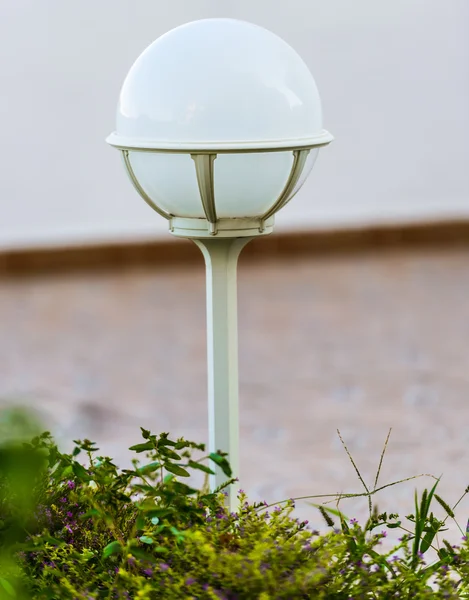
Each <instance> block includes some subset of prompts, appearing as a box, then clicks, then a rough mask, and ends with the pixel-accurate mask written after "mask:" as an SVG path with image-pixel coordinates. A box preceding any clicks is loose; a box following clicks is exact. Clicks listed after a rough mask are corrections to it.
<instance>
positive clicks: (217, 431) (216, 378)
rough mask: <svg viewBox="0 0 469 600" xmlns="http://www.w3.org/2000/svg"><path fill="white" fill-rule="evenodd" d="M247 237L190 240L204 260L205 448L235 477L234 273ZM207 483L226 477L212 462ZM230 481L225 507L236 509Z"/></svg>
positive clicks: (237, 453) (236, 351) (235, 363)
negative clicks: (222, 456)
mask: <svg viewBox="0 0 469 600" xmlns="http://www.w3.org/2000/svg"><path fill="white" fill-rule="evenodd" d="M251 239H252V237H239V238H233V237H231V238H224V237H220V238H219V237H210V238H209V237H208V238H204V239H194V242H195V244H197V246H198V247H199V248H200V250H201V251H202V254H203V256H204V259H205V266H206V280H207V357H208V414H209V451H210V452H217V451H219V450H221V451H223V452H227V453H228V460H229V462H230V465H231V468H232V471H233V477H238V475H239V408H238V325H237V285H236V273H237V264H238V257H239V254H240V252H241V250H242V249H243V248H244V246H245V245H246V244H247V243H248V242H249V241H250V240H251ZM214 470H215V475H211V476H210V487H211V489H212V490H213V489H215V488H217V487H218V486H220V485H222V484H223V483H224V482H226V480H227V477H226V476H225V475H224V474H223V472H222V470H221V469H220V468H219V467H218V466H215V469H214ZM234 488H235V486H233V485H231V486H230V487H229V489H228V490H227V491H228V506H229V508H230V509H231V510H235V509H236V507H237V490H236V489H234Z"/></svg>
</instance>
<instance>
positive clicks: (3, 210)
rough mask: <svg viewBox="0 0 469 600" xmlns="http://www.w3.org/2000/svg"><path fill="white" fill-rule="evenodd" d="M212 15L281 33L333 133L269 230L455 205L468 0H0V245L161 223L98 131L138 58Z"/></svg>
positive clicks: (462, 156) (141, 234)
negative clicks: (301, 63)
mask: <svg viewBox="0 0 469 600" xmlns="http://www.w3.org/2000/svg"><path fill="white" fill-rule="evenodd" d="M214 16H224V17H235V18H240V19H244V20H248V21H252V22H254V23H257V24H259V25H262V26H264V27H267V28H268V29H271V30H272V31H274V32H275V33H277V34H278V35H280V36H282V37H283V38H284V39H285V40H286V41H287V42H289V43H290V44H291V45H292V46H293V47H294V48H295V49H296V50H297V51H298V52H299V53H300V54H301V55H302V56H303V58H304V59H305V61H306V62H307V64H308V65H309V67H310V69H311V71H312V72H313V74H314V76H315V78H316V81H317V84H318V87H319V90H320V93H321V96H322V99H323V107H324V117H325V123H324V124H325V127H326V128H327V129H329V130H330V131H331V132H332V133H333V134H334V135H335V137H336V141H335V142H334V143H333V144H332V145H331V146H330V147H329V148H328V149H326V150H324V151H322V155H320V158H319V160H318V162H317V164H316V168H315V171H314V173H313V176H312V178H311V179H310V180H309V182H308V184H307V185H306V186H305V187H304V188H303V190H302V192H301V193H300V195H299V196H297V197H296V198H295V200H294V201H293V202H292V203H291V204H290V205H289V206H288V207H287V208H286V209H285V210H284V211H283V212H282V213H281V214H280V215H279V216H278V218H277V223H278V229H281V228H282V229H286V228H294V227H296V228H301V229H304V228H305V227H308V228H313V227H329V226H331V227H332V226H337V225H341V226H342V225H347V224H349V225H351V224H366V223H371V222H376V221H386V222H388V221H411V220H429V219H435V218H436V219H439V218H448V217H450V218H452V217H464V216H465V217H469V168H468V167H469V165H468V162H469V161H468V157H469V151H468V140H469V42H468V39H469V2H468V0H380V1H377V0H353V1H351V0H327V1H326V0H289V1H288V2H274V1H273V0H236V1H234V0H171V1H170V2H168V1H165V2H163V1H162V0H78V1H76V2H67V1H64V0H1V2H0V124H1V138H0V163H1V171H0V247H3V248H7V247H15V246H20V247H21V246H35V245H43V244H46V245H53V244H64V243H66V244H71V243H82V242H87V241H100V240H119V239H124V238H127V239H139V238H153V237H155V236H161V235H167V234H166V223H165V222H164V221H163V220H162V219H161V218H159V217H158V216H157V215H156V214H154V213H153V212H152V211H151V210H150V209H149V208H148V207H147V206H146V205H145V203H144V202H143V201H141V200H140V199H139V198H138V197H137V195H136V194H135V192H134V191H133V189H132V187H131V185H130V183H129V182H128V181H127V179H126V177H125V175H124V173H123V169H122V168H121V164H120V160H119V156H118V153H117V152H116V151H113V150H112V149H110V148H109V147H108V146H107V145H106V144H105V142H104V138H105V137H106V135H107V134H108V133H109V132H110V131H111V130H112V129H113V126H114V112H115V106H116V102H117V96H118V92H119V89H120V85H121V83H122V81H123V78H124V76H125V75H126V73H127V70H128V69H129V67H130V66H131V64H132V62H133V61H134V59H135V58H136V57H137V56H138V54H139V53H140V52H141V51H142V50H143V49H144V48H145V47H146V46H147V45H148V44H149V43H151V42H152V41H153V40H154V39H155V38H156V37H158V36H159V35H160V34H162V33H164V32H165V31H167V30H168V29H170V28H172V27H175V26H177V25H179V24H181V23H184V22H187V21H190V20H193V19H198V18H204V17H214ZM240 43H242V40H240Z"/></svg>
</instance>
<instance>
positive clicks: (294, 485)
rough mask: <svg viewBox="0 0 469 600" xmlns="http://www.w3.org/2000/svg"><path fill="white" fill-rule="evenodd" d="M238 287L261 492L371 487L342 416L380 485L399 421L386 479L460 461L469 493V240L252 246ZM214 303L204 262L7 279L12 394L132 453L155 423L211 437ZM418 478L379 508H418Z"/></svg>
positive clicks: (8, 389)
mask: <svg viewBox="0 0 469 600" xmlns="http://www.w3.org/2000/svg"><path fill="white" fill-rule="evenodd" d="M239 291H240V300H239V310H240V318H239V320H240V376H241V384H240V394H241V436H242V485H243V487H244V488H245V489H246V490H247V491H248V492H250V493H251V495H252V497H253V498H265V499H267V500H268V501H275V500H279V499H282V498H285V497H289V496H297V495H305V494H308V493H310V494H314V493H328V492H340V491H343V492H345V491H361V490H360V485H359V482H358V480H357V478H356V475H355V473H354V470H353V468H352V466H351V464H350V462H349V461H348V458H347V456H346V455H345V453H344V452H343V450H342V448H341V444H340V442H339V440H338V438H337V434H336V429H337V428H339V429H340V430H341V432H342V434H343V437H344V439H345V440H346V442H347V443H348V445H349V448H350V450H351V452H352V453H353V455H354V457H355V459H356V461H357V463H358V464H359V466H360V468H361V470H362V473H363V475H364V476H365V477H366V479H367V481H368V482H369V483H370V484H371V483H372V482H373V479H374V471H375V469H376V466H377V463H378V460H379V455H380V451H381V446H382V443H383V441H384V438H385V437H386V434H387V430H388V428H389V427H393V434H392V437H391V442H390V445H389V450H388V455H387V459H386V460H385V463H384V467H383V471H382V483H387V482H389V481H392V480H395V479H399V478H402V477H406V476H410V475H414V474H417V473H434V474H435V475H440V474H441V473H444V478H443V481H442V484H441V493H442V495H444V496H446V497H447V499H449V501H452V500H456V498H457V497H458V495H459V494H460V493H461V492H462V491H463V489H464V488H465V487H466V486H467V485H468V484H469V405H468V401H469V348H468V346H469V300H468V299H469V250H468V249H461V250H455V249H453V250H446V251H444V250H438V251H433V252H432V251H428V250H427V251H423V250H419V251H417V250H414V251H406V252H403V251H402V252H396V251H394V252H392V253H391V252H390V253H385V252H380V253H376V254H375V255H372V254H366V255H354V256H336V257H330V258H325V257H321V258H320V259H316V260H315V259H312V258H304V259H295V260H294V262H282V261H277V262H272V261H271V262H269V261H268V260H266V261H264V262H251V263H249V262H246V261H243V260H241V262H240V278H239ZM204 302H205V299H204V273H203V264H202V260H201V261H200V264H199V265H195V266H191V267H190V270H184V269H180V270H172V271H169V270H168V271H161V270H159V271H156V270H154V271H152V270H149V269H146V270H131V271H126V272H120V273H93V274H88V275H83V274H82V275H73V276H68V277H63V276H62V277H59V276H48V277H45V276H44V277H37V278H28V279H17V280H14V279H10V280H3V281H0V398H1V399H3V400H5V402H6V401H13V402H17V403H23V404H26V405H33V406H35V407H36V408H38V409H40V410H41V411H43V413H44V414H45V416H46V419H47V421H48V424H49V427H51V428H52V429H53V430H54V431H55V432H56V434H57V435H58V436H59V437H60V438H62V437H65V436H74V437H79V436H81V437H85V436H86V437H90V438H92V439H96V440H97V441H98V442H99V443H100V444H101V448H102V449H104V450H105V451H106V452H107V453H108V454H110V455H113V456H116V457H117V459H118V460H119V461H120V462H121V463H124V462H125V461H127V460H128V454H127V453H126V452H125V450H124V449H125V448H126V447H127V446H128V445H130V444H131V443H134V442H135V441H136V440H137V438H138V433H139V432H138V427H139V425H144V426H145V427H150V428H152V429H153V430H155V431H157V430H160V431H161V430H168V431H171V432H172V433H174V434H176V435H182V434H183V435H185V436H186V437H188V438H193V439H196V440H201V441H202V440H205V438H206V432H207V430H206V401H205V394H206V381H205V366H206V365H205V360H206V358H205V331H204V327H205V307H204ZM427 483H429V482H427ZM413 487H414V482H412V483H411V484H406V485H403V486H398V487H396V488H392V489H391V490H388V491H387V492H383V494H382V495H380V496H378V500H379V506H380V508H382V509H383V510H384V509H391V510H401V511H402V512H404V513H405V514H408V513H409V512H411V511H412V496H413ZM348 502H349V504H348V505H347V504H345V503H344V505H343V509H344V510H345V511H346V512H348V513H349V514H351V515H352V516H353V515H357V514H358V515H362V514H364V512H365V509H366V505H365V503H364V502H363V501H361V502H360V503H357V502H354V503H352V502H351V501H348ZM301 514H302V515H308V517H309V518H310V521H311V522H313V523H315V524H316V523H317V522H318V519H317V517H316V513H315V512H314V510H313V509H311V508H309V507H308V506H303V507H302V508H301ZM459 514H460V516H461V519H462V520H463V521H464V523H465V518H466V517H467V516H469V502H465V503H463V504H462V505H461V510H460V513H459Z"/></svg>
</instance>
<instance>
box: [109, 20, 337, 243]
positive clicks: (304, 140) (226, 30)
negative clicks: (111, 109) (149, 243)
mask: <svg viewBox="0 0 469 600" xmlns="http://www.w3.org/2000/svg"><path fill="white" fill-rule="evenodd" d="M332 139H333V138H332V136H331V135H330V134H329V133H328V132H327V131H325V130H324V129H322V111H321V101H320V98H319V94H318V90H317V87H316V84H315V81H314V79H313V77H312V75H311V73H310V71H309V70H308V68H307V66H306V65H305V63H304V62H303V60H302V59H301V58H300V56H299V55H298V54H297V53H296V52H295V51H294V50H293V49H292V48H291V47H290V46H289V45H288V44H287V43H286V42H284V41H283V40H282V39H280V38H279V37H278V36H276V35H274V34H273V33H271V32H269V31H267V30H265V29H263V28H261V27H258V26H256V25H253V24H250V23H245V22H243V21H237V20H233V19H206V20H201V21H195V22H192V23H188V24H186V25H182V26H181V27H177V28H176V29H173V30H172V31H169V32H168V33H166V34H165V35H163V36H161V37H160V38H158V39H157V40H156V41H155V42H153V43H152V44H151V45H150V46H149V47H148V48H147V49H146V50H145V51H144V52H143V53H142V54H141V55H140V57H139V58H138V59H137V60H136V62H135V63H134V65H133V66H132V68H131V69H130V71H129V73H128V75H127V77H126V79H125V81H124V84H123V86H122V90H121V94H120V98H119V105H118V109H117V124H116V131H115V132H114V133H113V134H111V135H110V136H109V137H108V139H107V141H108V143H109V144H111V145H112V146H115V147H117V148H119V149H120V150H122V152H123V156H124V161H125V165H126V167H127V170H128V172H129V175H130V177H131V180H132V182H133V183H134V185H135V187H136V188H137V190H138V192H139V193H140V194H141V195H142V196H143V198H144V199H145V200H146V201H147V202H148V204H150V205H151V206H152V207H153V208H154V209H155V210H157V212H159V213H160V214H161V215H163V216H164V217H166V218H167V219H168V220H169V221H170V229H171V230H172V231H173V232H174V233H176V234H177V235H186V236H188V237H198V236H200V235H202V236H204V235H221V236H231V235H252V234H253V233H254V232H255V231H256V232H258V233H268V232H270V231H271V230H272V226H273V215H274V214H275V212H277V211H278V210H280V208H282V207H283V206H284V205H285V204H286V203H287V202H288V201H289V200H290V199H291V198H292V197H293V196H294V195H295V193H296V192H297V191H298V190H299V189H300V187H301V185H302V184H303V183H304V181H305V179H306V177H307V176H308V174H309V172H310V171H311V169H312V167H313V165H314V161H315V159H316V157H317V153H318V150H319V148H320V147H321V146H324V145H326V144H328V143H329V142H330V141H331V140H332Z"/></svg>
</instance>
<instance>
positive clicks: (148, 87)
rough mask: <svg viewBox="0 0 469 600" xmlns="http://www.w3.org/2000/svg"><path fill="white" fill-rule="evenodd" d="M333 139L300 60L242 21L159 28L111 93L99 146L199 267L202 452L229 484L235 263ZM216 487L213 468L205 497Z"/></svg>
mask: <svg viewBox="0 0 469 600" xmlns="http://www.w3.org/2000/svg"><path fill="white" fill-rule="evenodd" d="M332 139H333V138H332V136H331V135H330V134H329V133H328V132H327V131H325V130H324V129H323V128H322V112H321V101H320V98H319V94H318V90H317V88H316V84H315V81H314V79H313V77H312V75H311V73H310V71H309V70H308V68H307V66H306V65H305V63H304V62H303V60H302V59H301V58H300V56H299V55H298V54H297V53H296V52H295V51H294V50H293V49H292V48H291V47H290V46H289V45H288V44H287V43H286V42H284V41H283V40H282V39H280V38H279V37H277V36H276V35H274V34H273V33H271V32H269V31H267V30H265V29H263V28H261V27H259V26H257V25H253V24H251V23H246V22H243V21H238V20H234V19H204V20H200V21H194V22H191V23H187V24H185V25H182V26H180V27H177V28H175V29H173V30H171V31H169V32H168V33H166V34H164V35H163V36H161V37H160V38H158V39H157V40H156V41H155V42H153V43H152V44H151V45H150V46H149V47H148V48H147V49H146V50H145V51H144V52H143V53H142V54H141V55H140V56H139V58H138V59H137V60H136V62H135V63H134V64H133V66H132V67H131V69H130V71H129V73H128V75H127V77H126V79H125V81H124V84H123V86H122V89H121V93H120V98H119V104H118V109H117V123H116V130H115V132H114V133H112V134H111V135H110V136H109V137H108V138H107V142H108V143H109V144H110V145H111V146H114V147H115V148H117V149H118V150H120V152H121V155H122V158H123V162H124V165H125V169H126V170H127V173H128V175H129V177H130V180H131V182H132V183H133V185H134V187H135V189H136V190H137V192H138V193H139V194H140V196H142V198H143V199H144V200H145V202H147V204H149V205H150V206H151V208H153V209H154V210H155V211H156V212H157V213H158V214H159V215H160V216H161V217H163V218H164V219H167V221H168V224H169V230H170V232H171V233H172V234H173V235H175V236H179V237H183V238H190V239H192V240H194V242H195V243H196V244H197V246H198V247H199V248H200V249H201V251H202V254H203V256H204V259H205V265H206V277H207V348H208V395H209V450H210V451H211V452H216V451H218V450H221V451H223V452H227V453H228V455H229V456H228V458H229V461H230V463H231V466H232V470H233V475H234V476H238V474H239V465H238V452H239V440H238V438H239V435H238V427H239V419H238V342H237V310H236V303H237V292H236V269H237V261H238V256H239V253H240V251H241V250H242V248H243V247H244V246H245V245H246V243H247V242H248V241H250V240H251V239H253V238H255V237H257V236H262V235H266V234H269V233H271V232H272V230H273V227H274V218H275V214H276V213H277V212H278V211H279V210H281V209H282V208H283V207H284V206H285V205H286V204H287V203H288V202H289V201H290V200H291V199H292V198H293V196H294V195H295V194H296V193H297V191H298V190H299V189H300V188H301V186H302V184H303V183H304V181H305V180H306V178H307V176H308V175H309V173H310V171H311V169H312V167H313V165H314V162H315V160H316V158H317V155H318V151H319V148H321V147H322V146H325V145H327V144H329V143H330V142H331V141H332ZM224 481H226V476H225V475H224V474H223V472H222V471H221V470H220V468H219V467H218V466H217V467H216V473H215V475H214V476H211V487H212V489H214V488H216V487H218V486H219V485H221V484H222V483H223V482H224ZM230 487H231V488H233V486H230ZM235 501H236V492H235V491H234V490H233V489H230V492H229V504H230V505H231V506H234V503H235Z"/></svg>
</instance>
